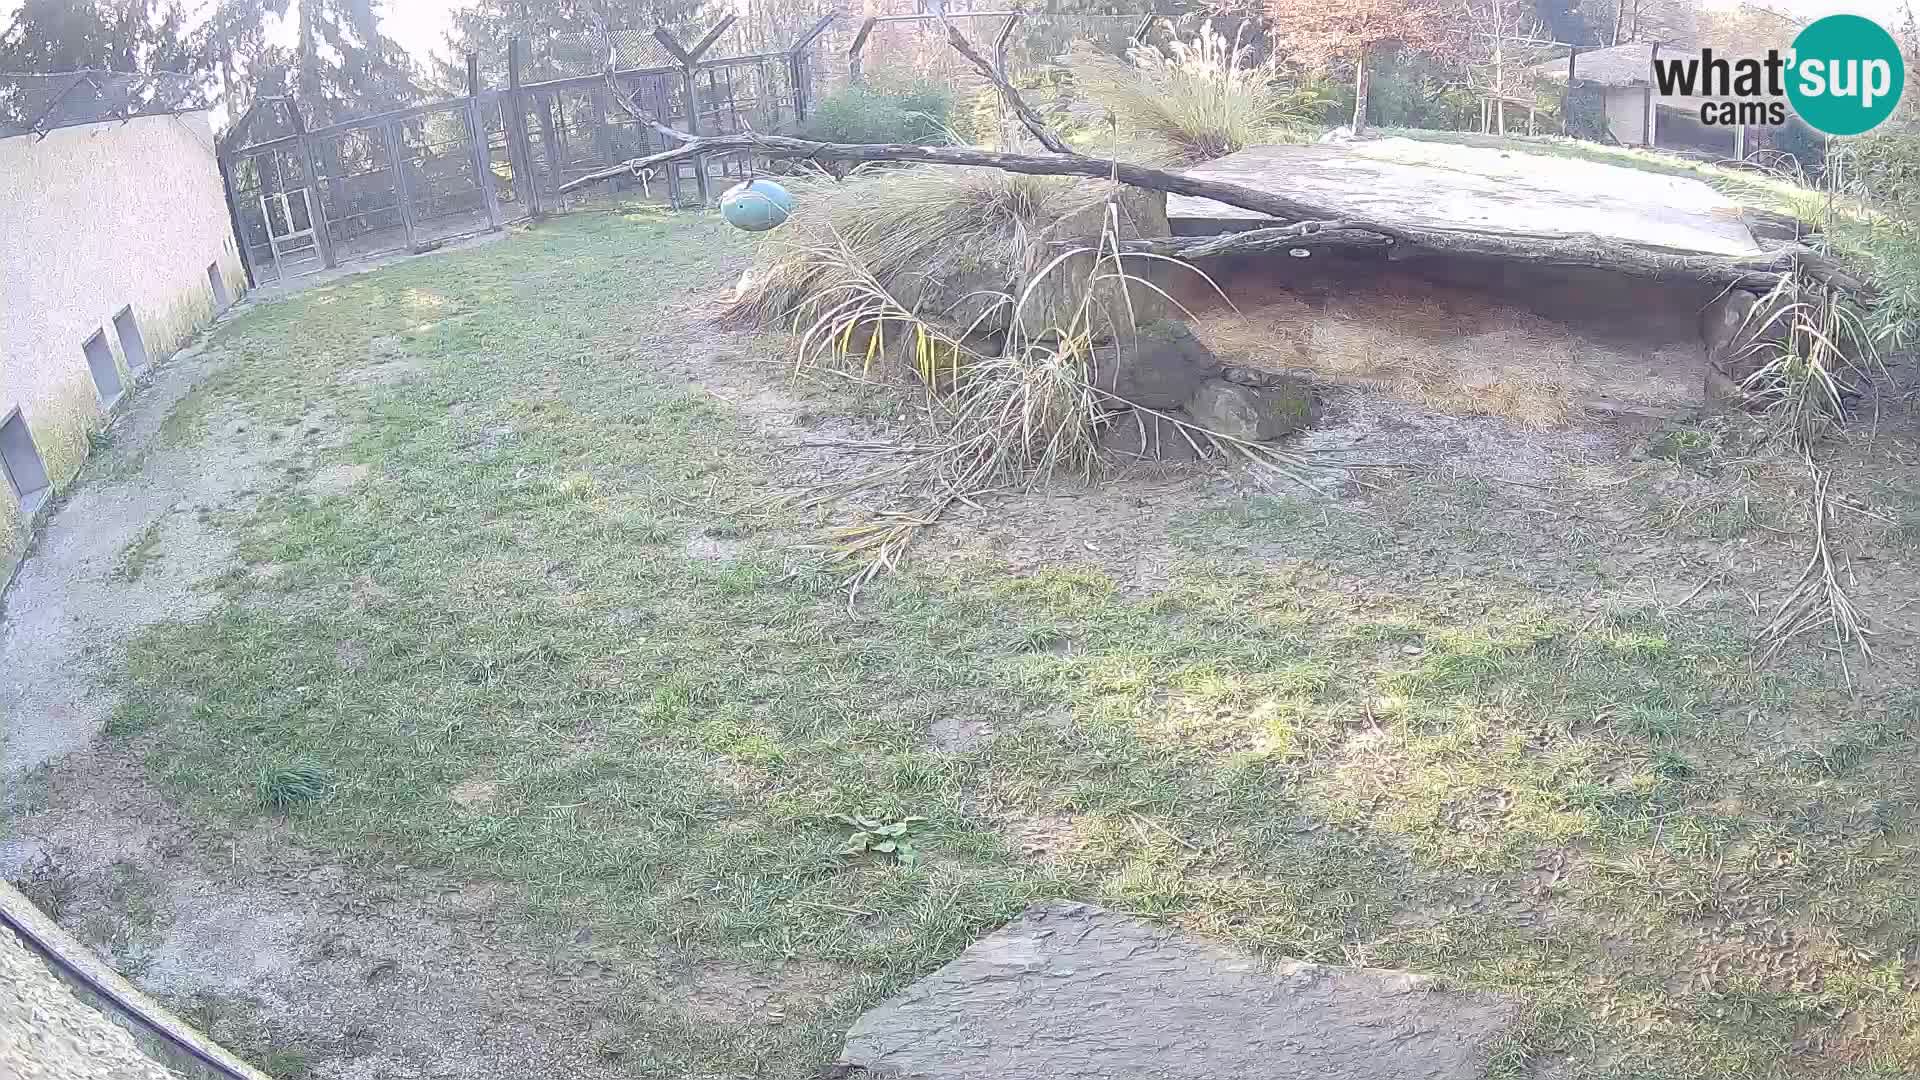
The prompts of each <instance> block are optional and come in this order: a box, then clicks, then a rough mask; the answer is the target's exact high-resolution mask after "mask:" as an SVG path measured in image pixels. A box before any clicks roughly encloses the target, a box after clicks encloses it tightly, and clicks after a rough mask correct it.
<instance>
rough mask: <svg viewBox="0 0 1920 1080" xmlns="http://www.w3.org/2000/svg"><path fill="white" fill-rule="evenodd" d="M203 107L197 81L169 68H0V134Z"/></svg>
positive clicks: (29, 132)
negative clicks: (26, 71) (150, 71)
mask: <svg viewBox="0 0 1920 1080" xmlns="http://www.w3.org/2000/svg"><path fill="white" fill-rule="evenodd" d="M207 107H208V103H207V100H206V94H205V92H204V91H203V90H202V89H201V86H200V84H199V82H198V81H197V80H195V79H194V78H193V77H191V76H188V75H180V74H176V73H173V72H165V71H163V72H156V73H154V74H150V75H142V74H130V73H127V72H120V71H62V72H56V73H51V74H19V75H12V74H0V139H4V138H8V137H11V136H14V135H44V134H46V133H47V132H49V131H53V130H55V129H56V128H63V127H73V126H75V125H79V124H97V123H101V122H102V121H108V120H128V119H131V118H133V117H136V116H154V115H160V114H165V113H179V112H194V111H197V110H200V109H205V108H207Z"/></svg>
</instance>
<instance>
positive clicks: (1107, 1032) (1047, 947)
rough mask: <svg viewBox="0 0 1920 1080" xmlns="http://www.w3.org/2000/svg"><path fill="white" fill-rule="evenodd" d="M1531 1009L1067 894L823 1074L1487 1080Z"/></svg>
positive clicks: (896, 1001) (900, 1079) (916, 997)
mask: <svg viewBox="0 0 1920 1080" xmlns="http://www.w3.org/2000/svg"><path fill="white" fill-rule="evenodd" d="M1518 1013H1519V1009H1518V1006H1517V1004H1516V1003H1515V1002H1513V1001H1512V1000H1509V999H1507V998H1504V997H1501V996H1499V995H1495V994H1487V993H1479V992H1474V991H1462V990H1449V989H1445V988H1444V987H1442V986H1441V985H1440V984H1439V983H1437V982H1436V981H1434V980H1432V979H1430V978H1427V977H1425V976H1421V975H1414V974H1409V973H1407V972H1404V971H1385V970H1376V969H1367V968H1333V967H1323V966H1321V965H1318V964H1302V963H1277V964H1270V963H1267V962H1265V961H1262V960H1260V959H1259V958H1257V957H1254V956H1250V955H1248V954H1246V953H1241V952H1236V951H1233V950H1229V949H1224V948H1220V947H1218V946H1214V945H1209V944H1207V943H1205V942H1201V941H1196V940H1193V939H1191V938H1187V937H1183V936H1181V935H1178V934H1175V933H1172V932H1170V931H1168V930H1165V929H1161V928H1158V927H1155V926H1152V925H1149V924H1147V923H1145V922H1142V921H1140V920H1138V919H1135V918H1131V917H1129V916H1126V915H1121V914H1119V913H1117V912H1112V911H1106V910H1103V909H1101V908H1098V907H1094V906H1092V905H1090V904H1074V903H1065V902H1060V903H1053V904H1047V905H1042V906H1039V907H1035V908H1031V909H1029V910H1028V911H1027V913H1026V914H1025V915H1022V916H1021V917H1020V918H1019V919H1016V920H1015V921H1014V922H1012V923H1009V924H1008V925H1006V926H1004V927H1002V928H1001V929H999V930H997V931H995V932H994V933H992V934H989V935H988V936H986V937H985V938H982V939H981V940H979V941H977V942H975V943H974V944H973V945H972V946H970V947H969V948H968V949H967V950H966V951H965V952H963V953H961V954H960V956H959V957H958V958H957V959H955V960H954V961H953V962H952V963H950V964H948V965H947V966H945V967H943V968H941V969H940V970H938V971H936V972H934V973H933V974H931V975H929V976H927V977H926V978H924V979H922V980H920V981H919V982H917V983H914V984H913V985H912V986H909V987H908V988H907V989H906V990H905V991H904V992H902V993H900V994H898V995H896V996H895V997H893V998H890V999H888V1000H887V1001H884V1002H882V1003H881V1004H880V1005H878V1006H876V1007H875V1008H874V1009H872V1010H871V1011H869V1012H867V1013H866V1014H865V1015H863V1016H861V1017H860V1019H859V1020H857V1021H855V1022H854V1025H853V1028H852V1029H851V1030H850V1031H848V1032H847V1041H846V1045H845V1047H844V1048H843V1049H842V1050H841V1053H840V1060H839V1061H838V1063H837V1064H836V1065H834V1066H829V1068H828V1070H827V1072H826V1073H825V1074H823V1075H833V1076H850V1077H851V1076H861V1077H867V1078H870V1080H882V1078H892V1080H908V1078H912V1080H1114V1078H1117V1077H1141V1078H1147V1077H1152V1078H1154V1080H1228V1078H1231V1080H1333V1078H1338V1080H1480V1078H1481V1077H1483V1076H1484V1075H1485V1074H1486V1069H1487V1066H1488V1063H1489V1060H1490V1059H1491V1058H1492V1056H1493V1054H1494V1052H1495V1051H1496V1050H1497V1049H1498V1047H1499V1045H1500V1042H1501V1039H1502V1038H1503V1036H1505V1035H1506V1033H1507V1031H1508V1029H1509V1027H1510V1026H1511V1025H1512V1024H1513V1023H1514V1021H1515V1020H1516V1019H1517V1017H1518Z"/></svg>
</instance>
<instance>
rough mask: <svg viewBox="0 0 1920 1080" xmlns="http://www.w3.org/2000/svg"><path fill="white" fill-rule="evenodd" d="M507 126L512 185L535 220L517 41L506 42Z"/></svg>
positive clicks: (534, 181) (536, 186)
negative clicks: (518, 191) (517, 190)
mask: <svg viewBox="0 0 1920 1080" xmlns="http://www.w3.org/2000/svg"><path fill="white" fill-rule="evenodd" d="M500 108H501V110H502V112H501V115H502V118H503V119H504V120H505V121H506V125H507V158H508V160H509V161H510V162H512V165H513V179H514V184H515V185H516V186H517V187H519V189H520V197H521V198H523V199H525V200H526V201H527V213H528V214H529V215H530V216H531V217H532V218H533V220H535V221H538V220H540V218H541V217H542V216H543V215H542V210H541V206H540V178H539V177H538V176H535V175H534V172H533V147H531V146H529V145H527V102H526V98H525V97H524V96H523V95H522V94H521V92H520V39H519V38H518V37H515V38H512V39H511V40H509V41H508V42H507V96H506V99H505V100H504V101H503V102H502V103H501V106H500Z"/></svg>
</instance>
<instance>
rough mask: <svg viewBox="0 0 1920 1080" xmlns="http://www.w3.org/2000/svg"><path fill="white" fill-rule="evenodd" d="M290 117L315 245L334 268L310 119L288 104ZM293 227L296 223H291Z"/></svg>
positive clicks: (323, 262) (324, 263)
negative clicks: (305, 180)
mask: <svg viewBox="0 0 1920 1080" xmlns="http://www.w3.org/2000/svg"><path fill="white" fill-rule="evenodd" d="M287 118H288V119H289V120H291V121H292V122H293V130H294V134H295V135H296V136H297V138H296V139H295V140H294V141H295V144H296V145H298V146H299V148H300V167H301V168H302V169H304V170H306V173H307V192H308V198H307V217H308V218H309V219H310V220H309V221H308V222H307V223H308V224H309V225H311V226H312V227H313V238H314V246H315V247H317V248H319V249H320V265H321V266H323V267H326V268H327V269H328V270H331V269H333V266H334V262H333V230H332V229H331V228H329V227H328V226H327V207H326V202H327V200H326V197H325V196H323V195H322V194H320V166H319V159H318V158H316V157H315V156H314V153H313V140H312V138H311V137H310V136H309V135H308V134H307V120H306V117H304V116H302V115H300V109H299V108H298V106H297V105H296V104H295V103H293V102H291V101H289V102H288V103H287ZM287 225H288V227H292V225H293V222H291V221H289V222H287Z"/></svg>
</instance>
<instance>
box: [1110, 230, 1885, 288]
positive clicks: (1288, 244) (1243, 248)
mask: <svg viewBox="0 0 1920 1080" xmlns="http://www.w3.org/2000/svg"><path fill="white" fill-rule="evenodd" d="M1369 248H1371V249H1376V250H1377V249H1381V248H1386V249H1389V250H1390V251H1391V257H1392V258H1396V259H1405V258H1411V257H1413V256H1416V255H1421V254H1429V255H1451V256H1466V257H1472V258H1485V259H1498V260H1501V261H1503V262H1517V263H1523V264H1528V265H1534V266H1574V267H1587V268H1591V269H1597V270H1607V271H1610V272H1613V273H1618V274H1625V275H1627V276H1629V277H1640V278H1652V279H1657V280H1665V281H1698V282H1701V283H1703V284H1707V285H1714V286H1719V287H1723V288H1724V287H1729V286H1731V287H1734V288H1741V289H1754V290H1759V291H1765V290H1768V289H1771V288H1773V286H1774V285H1775V284H1777V283H1778V282H1779V280H1780V275H1782V274H1785V273H1790V272H1792V271H1794V270H1795V269H1798V270H1799V271H1801V272H1802V273H1805V274H1807V275H1808V276H1809V277H1812V278H1813V279H1814V280H1816V281H1819V282H1821V283H1822V284H1825V285H1828V286H1830V287H1833V288H1835V289H1838V290H1839V291H1841V292H1843V293H1846V294H1848V295H1850V296H1852V297H1854V298H1855V299H1857V300H1862V301H1871V299H1872V297H1873V290H1872V288H1871V287H1870V286H1868V285H1867V284H1866V283H1864V282H1862V281H1860V280H1859V279H1857V278H1855V277H1853V276H1852V275H1851V274H1849V273H1848V272H1847V271H1846V270H1845V269H1844V268H1843V267H1841V266H1840V265H1839V264H1838V263H1836V262H1834V261H1833V260H1832V259H1831V258H1829V257H1827V256H1825V255H1822V254H1820V253H1819V252H1816V251H1814V250H1813V249H1811V248H1807V247H1801V246H1798V245H1789V246H1785V247H1781V248H1777V249H1775V250H1773V251H1767V252H1762V253H1760V254H1758V255H1705V254H1700V253H1698V252H1686V251H1675V250H1672V249H1668V248H1659V247H1650V246H1647V245H1641V244H1633V243H1629V242H1627V241H1623V240H1616V239H1613V238H1610V237H1603V236H1597V235H1595V234H1593V233H1554V234H1537V233H1536V234H1526V233H1490V232H1482V231H1478V230H1470V229H1407V230H1402V232H1401V234H1400V235H1399V236H1397V237H1386V236H1382V235H1380V234H1379V233H1377V232H1374V231H1372V230H1371V229H1367V228H1354V227H1351V223H1349V222H1346V221H1340V220H1329V221H1306V222H1299V223H1297V224H1294V225H1288V226H1278V227H1274V228H1267V229H1249V230H1247V231H1245V232H1237V233H1227V234H1225V235H1222V236H1168V237H1152V238H1142V239H1137V240H1124V241H1121V243H1120V249H1121V251H1122V252H1128V251H1131V252H1138V253H1142V254H1153V255H1169V256H1172V257H1174V258H1178V259H1186V260H1192V259H1205V258H1218V257H1220V256H1223V255H1238V254H1246V253H1254V252H1270V251H1291V250H1294V249H1300V250H1303V251H1307V252H1312V251H1314V250H1319V249H1349V250H1358V249H1369Z"/></svg>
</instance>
